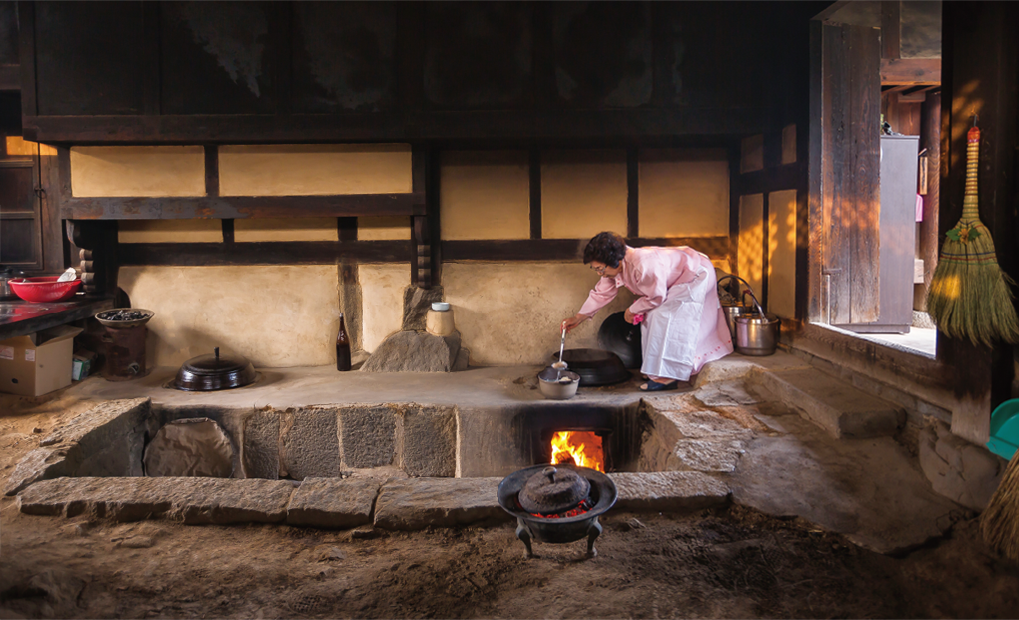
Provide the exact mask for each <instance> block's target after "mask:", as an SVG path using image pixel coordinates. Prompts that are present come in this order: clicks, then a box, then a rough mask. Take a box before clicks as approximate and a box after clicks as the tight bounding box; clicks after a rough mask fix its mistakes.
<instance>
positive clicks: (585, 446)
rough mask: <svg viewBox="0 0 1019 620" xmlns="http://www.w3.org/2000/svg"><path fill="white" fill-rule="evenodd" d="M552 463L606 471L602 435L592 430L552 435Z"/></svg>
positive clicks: (562, 432)
mask: <svg viewBox="0 0 1019 620" xmlns="http://www.w3.org/2000/svg"><path fill="white" fill-rule="evenodd" d="M552 464H553V465H562V464H567V465H579V466H581V467H590V468H591V469H596V470H598V471H601V472H604V471H605V453H604V452H603V451H602V445H601V437H599V436H598V435H595V434H594V433H592V432H590V431H561V432H558V433H556V434H555V435H553V436H552Z"/></svg>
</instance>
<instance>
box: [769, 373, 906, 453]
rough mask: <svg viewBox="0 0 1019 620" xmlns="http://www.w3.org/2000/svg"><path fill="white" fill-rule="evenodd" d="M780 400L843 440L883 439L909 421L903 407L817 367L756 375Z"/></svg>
mask: <svg viewBox="0 0 1019 620" xmlns="http://www.w3.org/2000/svg"><path fill="white" fill-rule="evenodd" d="M755 377H757V378H758V379H759V380H760V381H761V382H762V383H763V384H764V386H765V387H767V388H768V389H769V390H771V391H772V392H773V393H774V394H775V395H776V396H777V397H778V398H780V399H782V400H784V401H786V402H788V403H792V404H794V405H795V406H796V407H797V408H798V409H799V410H800V415H802V416H803V417H804V418H806V419H808V420H810V421H812V422H814V423H815V424H817V425H818V426H820V427H821V428H823V429H825V430H826V431H828V433H829V434H831V436H832V437H835V438H836V439H838V438H840V437H855V438H862V437H880V436H885V435H891V434H893V433H895V431H896V430H897V429H898V427H899V426H900V425H901V424H902V423H903V422H905V418H906V414H905V411H903V410H902V408H900V407H898V406H896V405H894V404H892V403H889V402H888V401H885V400H883V399H880V398H877V397H875V396H871V395H870V394H868V393H866V392H863V391H861V390H859V389H857V388H855V387H853V386H852V385H849V384H848V383H845V382H844V381H840V380H838V379H836V378H835V377H832V376H831V375H828V374H825V373H823V372H821V371H820V370H816V369H813V368H799V369H792V370H782V371H778V372H761V373H758V374H757V375H755Z"/></svg>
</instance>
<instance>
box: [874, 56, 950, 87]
mask: <svg viewBox="0 0 1019 620" xmlns="http://www.w3.org/2000/svg"><path fill="white" fill-rule="evenodd" d="M940 83H941V59H940V58H882V59H881V84H882V85H884V84H931V85H937V84H940Z"/></svg>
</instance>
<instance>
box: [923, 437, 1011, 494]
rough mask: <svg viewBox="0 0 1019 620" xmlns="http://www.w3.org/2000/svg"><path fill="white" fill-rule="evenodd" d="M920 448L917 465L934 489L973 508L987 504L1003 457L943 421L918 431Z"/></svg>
mask: <svg viewBox="0 0 1019 620" xmlns="http://www.w3.org/2000/svg"><path fill="white" fill-rule="evenodd" d="M919 449H920V455H919V456H920V468H921V469H922V470H923V473H924V475H925V476H926V477H927V480H929V481H930V483H931V486H932V487H933V488H934V490H935V491H936V492H937V493H939V494H941V495H944V496H945V497H947V498H949V499H951V500H953V501H955V502H958V503H960V504H962V505H963V506H966V507H967V508H971V509H973V510H983V509H984V508H986V507H987V503H988V502H989V501H990V500H991V496H992V495H993V494H994V491H995V489H997V488H998V484H999V483H1000V482H1001V477H1002V475H1003V474H1004V470H1005V461H1004V459H1001V458H999V457H998V456H996V455H995V454H993V453H991V452H989V451H988V450H986V449H984V448H983V447H981V446H977V445H975V444H972V443H970V442H968V441H966V440H965V439H963V438H961V437H958V436H956V435H953V434H952V432H951V430H950V429H949V427H948V425H947V424H944V423H942V422H933V423H932V424H930V425H928V426H925V427H924V428H923V429H922V430H921V431H920V435H919Z"/></svg>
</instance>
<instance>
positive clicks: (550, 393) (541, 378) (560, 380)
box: [538, 366, 580, 400]
mask: <svg viewBox="0 0 1019 620" xmlns="http://www.w3.org/2000/svg"><path fill="white" fill-rule="evenodd" d="M564 379H566V381H564ZM579 385H580V375H578V374H577V373H575V372H571V371H569V370H558V369H556V368H552V367H551V366H549V367H547V368H545V370H542V371H541V372H539V373H538V390H540V391H541V394H542V396H544V397H545V398H548V399H551V400H567V399H570V398H573V397H574V396H576V395H577V387H578V386H579Z"/></svg>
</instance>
